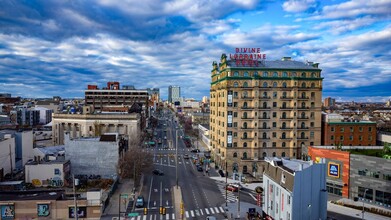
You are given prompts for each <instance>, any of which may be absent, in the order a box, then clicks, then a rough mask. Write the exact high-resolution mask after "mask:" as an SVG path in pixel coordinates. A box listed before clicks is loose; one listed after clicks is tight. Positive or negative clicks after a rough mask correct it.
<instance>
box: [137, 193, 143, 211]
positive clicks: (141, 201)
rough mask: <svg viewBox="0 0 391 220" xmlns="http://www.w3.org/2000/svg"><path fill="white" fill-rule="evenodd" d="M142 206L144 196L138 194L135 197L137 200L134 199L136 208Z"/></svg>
mask: <svg viewBox="0 0 391 220" xmlns="http://www.w3.org/2000/svg"><path fill="white" fill-rule="evenodd" d="M142 207H144V197H143V196H139V197H137V200H136V208H142Z"/></svg>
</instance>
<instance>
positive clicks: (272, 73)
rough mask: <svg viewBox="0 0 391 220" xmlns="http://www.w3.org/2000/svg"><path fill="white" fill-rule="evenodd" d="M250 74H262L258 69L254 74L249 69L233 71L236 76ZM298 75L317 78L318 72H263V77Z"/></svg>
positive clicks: (254, 75)
mask: <svg viewBox="0 0 391 220" xmlns="http://www.w3.org/2000/svg"><path fill="white" fill-rule="evenodd" d="M250 75H251V76H253V77H256V76H260V74H259V73H258V72H257V71H255V72H253V73H252V74H249V73H248V72H247V71H246V72H243V73H239V72H238V71H235V72H234V73H233V76H235V77H238V76H243V77H249V76H250ZM298 76H299V77H302V78H306V77H307V76H310V77H311V78H316V77H318V74H317V73H315V72H312V73H305V72H302V73H301V74H297V73H296V72H291V73H288V72H282V73H278V72H270V73H269V72H268V71H264V72H263V73H262V77H298Z"/></svg>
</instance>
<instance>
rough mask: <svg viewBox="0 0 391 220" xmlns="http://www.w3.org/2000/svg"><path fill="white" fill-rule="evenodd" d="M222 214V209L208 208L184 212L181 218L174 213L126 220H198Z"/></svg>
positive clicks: (148, 215)
mask: <svg viewBox="0 0 391 220" xmlns="http://www.w3.org/2000/svg"><path fill="white" fill-rule="evenodd" d="M222 213H225V210H224V208H223V207H221V206H219V207H210V208H202V209H195V210H189V211H185V212H184V213H183V216H176V215H175V213H167V214H166V215H160V214H158V213H151V214H147V215H143V214H140V215H139V216H135V217H128V218H127V219H129V220H156V219H162V220H175V219H199V218H202V217H206V216H208V215H216V214H222Z"/></svg>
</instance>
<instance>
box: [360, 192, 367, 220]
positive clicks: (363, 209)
mask: <svg viewBox="0 0 391 220" xmlns="http://www.w3.org/2000/svg"><path fill="white" fill-rule="evenodd" d="M367 191H368V189H365V191H364V198H363V199H362V218H361V219H362V220H364V212H365V206H364V201H365V194H366V193H367Z"/></svg>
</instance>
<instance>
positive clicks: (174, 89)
mask: <svg viewBox="0 0 391 220" xmlns="http://www.w3.org/2000/svg"><path fill="white" fill-rule="evenodd" d="M180 97H181V87H179V86H169V87H168V102H169V103H174V102H176V101H179V99H180Z"/></svg>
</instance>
